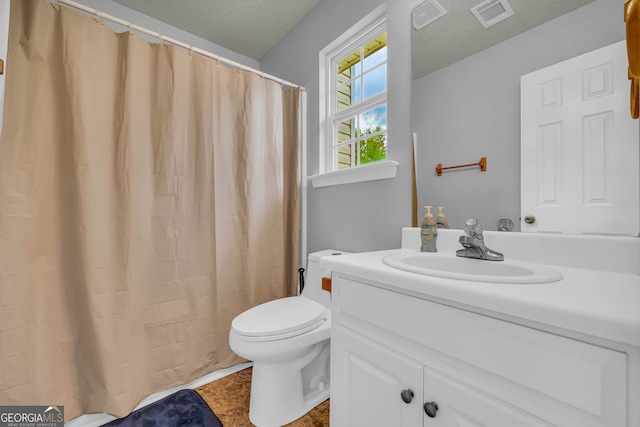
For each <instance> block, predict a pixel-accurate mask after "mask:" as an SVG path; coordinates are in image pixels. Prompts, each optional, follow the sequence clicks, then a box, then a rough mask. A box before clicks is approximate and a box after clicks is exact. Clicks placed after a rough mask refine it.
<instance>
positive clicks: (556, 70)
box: [521, 41, 640, 236]
mask: <svg viewBox="0 0 640 427" xmlns="http://www.w3.org/2000/svg"><path fill="white" fill-rule="evenodd" d="M639 134H640V132H639V127H638V122H637V121H635V120H633V119H631V116H630V113H629V83H628V80H627V57H626V44H625V42H624V41H621V42H619V43H615V44H613V45H611V46H607V47H604V48H602V49H598V50H596V51H593V52H590V53H587V54H585V55H582V56H579V57H576V58H573V59H570V60H567V61H564V62H561V63H559V64H555V65H553V66H550V67H547V68H544V69H542V70H538V71H535V72H533V73H530V74H527V75H525V76H522V78H521V209H522V211H521V215H522V218H525V217H526V216H528V215H532V216H534V217H535V222H533V223H532V224H528V223H525V222H523V224H522V231H525V232H554V233H571V234H582V233H597V234H620V235H634V236H637V235H640V172H639V171H640V149H639V145H640V143H639Z"/></svg>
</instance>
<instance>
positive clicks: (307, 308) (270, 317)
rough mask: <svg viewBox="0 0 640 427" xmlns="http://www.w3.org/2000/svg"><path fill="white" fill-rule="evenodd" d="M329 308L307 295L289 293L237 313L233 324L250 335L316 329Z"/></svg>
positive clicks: (256, 335) (241, 332) (236, 330)
mask: <svg viewBox="0 0 640 427" xmlns="http://www.w3.org/2000/svg"><path fill="white" fill-rule="evenodd" d="M325 312H326V308H325V307H324V306H323V305H322V304H318V303H317V302H315V301H312V300H310V299H308V298H304V297H288V298H281V299H277V300H273V301H269V302H266V303H264V304H260V305H258V306H256V307H253V308H251V309H249V310H247V311H245V312H244V313H242V314H240V315H238V316H237V317H236V318H235V319H233V322H232V323H231V328H232V329H233V330H234V331H235V332H236V333H238V334H240V335H244V336H248V337H267V336H270V335H283V334H290V333H291V332H295V331H301V330H303V332H306V330H311V329H314V328H315V327H318V326H320V325H321V324H322V321H323V320H324V319H325V318H326V314H325Z"/></svg>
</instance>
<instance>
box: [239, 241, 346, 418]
mask: <svg viewBox="0 0 640 427" xmlns="http://www.w3.org/2000/svg"><path fill="white" fill-rule="evenodd" d="M340 253H341V252H340V251H335V250H325V251H320V252H314V253H312V254H309V258H308V262H307V277H306V280H305V286H304V290H303V291H302V294H301V295H300V296H295V297H289V298H282V299H279V300H274V301H269V302H266V303H264V304H260V305H258V306H256V307H253V308H251V309H249V310H247V311H245V312H244V313H241V314H240V315H238V316H237V317H236V318H235V319H233V322H232V324H231V332H230V333H229V345H230V346H231V349H232V350H233V351H234V352H235V353H236V354H237V355H238V356H240V357H243V358H245V359H248V360H251V361H253V376H252V379H251V401H250V404H249V419H250V420H251V422H252V423H253V424H254V425H256V426H258V427H277V426H282V425H285V424H288V423H290V422H292V421H294V420H296V419H298V418H300V417H301V416H303V415H304V414H306V413H307V412H309V411H310V410H311V409H313V408H314V407H315V406H317V405H318V404H320V403H322V402H323V401H325V400H326V399H328V398H329V351H330V342H329V338H330V333H331V295H330V294H329V292H327V291H324V290H322V274H323V272H322V271H320V267H319V266H318V264H319V262H320V258H322V257H324V256H330V255H335V254H340Z"/></svg>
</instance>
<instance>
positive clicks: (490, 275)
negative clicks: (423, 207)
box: [382, 252, 562, 284]
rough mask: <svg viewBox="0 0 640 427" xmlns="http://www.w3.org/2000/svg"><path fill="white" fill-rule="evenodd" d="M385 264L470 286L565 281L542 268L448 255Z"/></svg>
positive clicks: (417, 255)
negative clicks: (461, 281) (473, 283)
mask: <svg viewBox="0 0 640 427" xmlns="http://www.w3.org/2000/svg"><path fill="white" fill-rule="evenodd" d="M382 262H383V263H385V264H386V265H388V266H389V267H393V268H397V269H399V270H404V271H408V272H411V273H417V274H424V275H427V276H434V277H442V278H445V279H456V280H468V281H471V282H492V283H520V284H528V283H550V282H557V281H558V280H561V279H562V274H561V273H560V272H559V271H557V270H554V269H553V268H550V267H547V266H546V265H542V264H534V263H528V262H524V261H515V260H510V259H506V260H504V261H486V260H480V259H472V258H462V257H458V256H456V255H455V254H449V253H432V252H404V253H398V254H392V255H387V256H385V257H384V258H382Z"/></svg>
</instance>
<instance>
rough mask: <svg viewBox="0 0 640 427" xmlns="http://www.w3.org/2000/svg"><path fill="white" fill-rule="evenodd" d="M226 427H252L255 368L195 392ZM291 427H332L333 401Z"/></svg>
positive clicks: (289, 425)
mask: <svg viewBox="0 0 640 427" xmlns="http://www.w3.org/2000/svg"><path fill="white" fill-rule="evenodd" d="M195 390H196V391H197V392H198V393H199V394H200V396H202V398H203V399H204V400H205V401H206V402H207V403H208V404H209V406H210V407H211V409H212V410H213V412H214V413H215V414H216V415H217V416H218V418H220V421H221V422H222V425H224V427H252V426H253V424H252V423H251V422H250V421H249V395H250V393H251V368H247V369H243V370H242V371H239V372H236V373H235V374H231V375H228V376H226V377H224V378H221V379H219V380H217V381H213V382H211V383H209V384H205V385H203V386H202V387H198V388H196V389H195ZM287 426H288V427H329V401H328V400H327V401H325V402H323V403H321V404H320V405H318V406H316V407H315V408H314V409H313V410H312V411H311V412H309V413H308V414H306V415H305V416H304V417H302V418H299V419H297V420H295V421H294V422H292V423H291V424H287Z"/></svg>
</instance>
